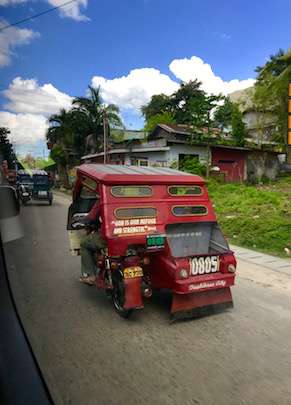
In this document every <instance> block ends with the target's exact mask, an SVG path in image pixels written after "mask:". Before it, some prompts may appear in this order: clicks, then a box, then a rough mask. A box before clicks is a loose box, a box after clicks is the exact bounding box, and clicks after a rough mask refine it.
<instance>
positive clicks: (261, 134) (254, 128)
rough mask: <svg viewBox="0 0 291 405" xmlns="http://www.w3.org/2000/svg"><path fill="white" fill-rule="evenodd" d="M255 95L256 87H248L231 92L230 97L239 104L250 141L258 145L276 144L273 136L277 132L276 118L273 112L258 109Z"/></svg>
mask: <svg viewBox="0 0 291 405" xmlns="http://www.w3.org/2000/svg"><path fill="white" fill-rule="evenodd" d="M253 96H254V87H248V88H247V89H244V90H238V91H235V92H233V93H231V94H229V99H230V101H232V102H233V103H237V104H239V108H240V110H241V112H242V114H243V122H244V123H245V125H246V130H247V134H248V138H247V140H248V141H249V142H253V143H256V144H258V145H262V144H275V142H272V136H273V134H274V133H275V132H276V118H275V116H274V114H272V113H271V112H260V111H257V110H256V108H255V106H254V103H253V101H252V100H253Z"/></svg>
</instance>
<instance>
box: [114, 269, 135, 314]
mask: <svg viewBox="0 0 291 405" xmlns="http://www.w3.org/2000/svg"><path fill="white" fill-rule="evenodd" d="M112 284H113V290H112V292H111V298H112V304H113V307H114V309H115V311H116V312H117V313H118V315H119V316H121V317H122V318H129V317H130V315H131V314H132V313H133V309H125V308H124V302H125V287H124V280H123V274H122V273H121V271H119V270H117V271H115V272H114V274H113V275H112Z"/></svg>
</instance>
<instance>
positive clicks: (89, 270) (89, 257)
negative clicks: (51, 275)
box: [79, 201, 106, 285]
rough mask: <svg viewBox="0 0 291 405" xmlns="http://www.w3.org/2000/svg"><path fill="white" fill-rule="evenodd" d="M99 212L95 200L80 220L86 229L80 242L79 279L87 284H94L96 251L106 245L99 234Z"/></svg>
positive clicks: (97, 202)
mask: <svg viewBox="0 0 291 405" xmlns="http://www.w3.org/2000/svg"><path fill="white" fill-rule="evenodd" d="M99 212H100V206H99V201H96V203H95V204H94V205H93V208H92V209H91V211H90V212H89V214H88V215H87V216H86V217H85V218H84V219H83V220H82V223H83V224H84V225H85V228H86V230H87V235H86V236H84V237H83V238H82V241H81V244H80V246H81V250H80V253H81V273H82V275H81V277H80V279H79V281H80V282H81V283H84V284H88V285H94V284H95V281H96V273H97V266H96V253H97V252H100V250H101V249H102V248H104V247H105V246H106V243H105V241H104V240H103V239H102V237H101V235H100V221H99ZM79 222H81V221H79Z"/></svg>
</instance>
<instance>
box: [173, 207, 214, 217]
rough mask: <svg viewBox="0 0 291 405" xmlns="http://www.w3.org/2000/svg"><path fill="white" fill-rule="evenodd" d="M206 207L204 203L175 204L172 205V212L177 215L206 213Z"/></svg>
mask: <svg viewBox="0 0 291 405" xmlns="http://www.w3.org/2000/svg"><path fill="white" fill-rule="evenodd" d="M207 212H208V210H207V207H205V206H204V205H176V206H175V207H172V213H173V214H174V215H175V216H177V217H181V216H192V215H194V216H195V215H206V214H207Z"/></svg>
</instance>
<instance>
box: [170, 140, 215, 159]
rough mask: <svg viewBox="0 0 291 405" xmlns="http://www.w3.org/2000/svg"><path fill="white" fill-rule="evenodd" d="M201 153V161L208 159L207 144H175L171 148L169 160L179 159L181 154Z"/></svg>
mask: <svg viewBox="0 0 291 405" xmlns="http://www.w3.org/2000/svg"><path fill="white" fill-rule="evenodd" d="M180 154H181V155H199V160H200V162H201V163H203V162H206V161H207V149H206V147H205V146H196V145H183V144H182V145H173V146H171V149H170V150H169V160H170V161H171V162H173V161H175V160H176V161H178V160H179V155H180Z"/></svg>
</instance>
